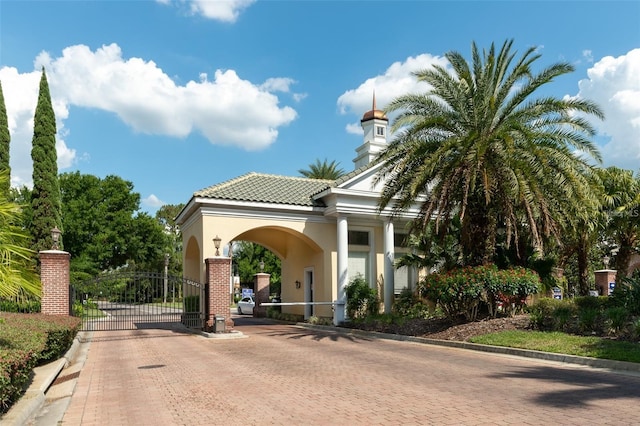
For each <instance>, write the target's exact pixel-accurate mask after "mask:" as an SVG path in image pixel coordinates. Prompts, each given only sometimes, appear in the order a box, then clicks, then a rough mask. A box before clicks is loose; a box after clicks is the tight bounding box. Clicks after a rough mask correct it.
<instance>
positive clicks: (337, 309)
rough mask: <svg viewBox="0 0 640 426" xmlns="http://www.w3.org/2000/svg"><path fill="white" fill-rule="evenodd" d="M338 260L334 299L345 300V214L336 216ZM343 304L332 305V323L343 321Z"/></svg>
mask: <svg viewBox="0 0 640 426" xmlns="http://www.w3.org/2000/svg"><path fill="white" fill-rule="evenodd" d="M337 226H338V247H337V250H338V260H337V273H338V280H337V283H338V288H337V292H336V293H337V295H338V299H337V300H336V301H340V302H346V297H345V294H344V288H345V287H346V286H347V284H348V282H347V280H348V279H349V276H348V272H349V271H348V264H349V232H348V230H349V226H348V223H347V217H346V216H342V215H340V216H338V221H337ZM345 309H346V306H345V305H334V310H333V323H334V324H335V325H339V324H341V323H343V322H344V319H345Z"/></svg>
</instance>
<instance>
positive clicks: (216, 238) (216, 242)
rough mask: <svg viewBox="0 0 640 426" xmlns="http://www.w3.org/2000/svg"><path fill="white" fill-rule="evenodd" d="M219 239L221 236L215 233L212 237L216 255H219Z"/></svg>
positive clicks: (220, 239)
mask: <svg viewBox="0 0 640 426" xmlns="http://www.w3.org/2000/svg"><path fill="white" fill-rule="evenodd" d="M221 241H222V238H220V237H218V236H217V235H216V237H215V238H214V239H213V245H214V246H215V247H216V256H220V242H221Z"/></svg>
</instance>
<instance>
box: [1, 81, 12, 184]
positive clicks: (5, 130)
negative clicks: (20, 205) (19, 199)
mask: <svg viewBox="0 0 640 426" xmlns="http://www.w3.org/2000/svg"><path fill="white" fill-rule="evenodd" d="M10 143H11V134H10V133H9V121H8V119H7V108H6V107H5V104H4V94H3V93H2V83H1V82H0V172H1V171H3V170H7V171H8V173H9V179H7V180H6V182H5V183H4V186H3V187H2V188H0V192H2V194H4V196H5V197H6V196H7V195H8V194H9V189H10V188H11V177H10V176H11V167H10V166H9V145H10Z"/></svg>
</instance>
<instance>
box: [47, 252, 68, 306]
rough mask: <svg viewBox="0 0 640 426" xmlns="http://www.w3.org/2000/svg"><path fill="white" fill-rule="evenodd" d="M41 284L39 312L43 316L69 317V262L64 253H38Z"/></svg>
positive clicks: (66, 254)
mask: <svg viewBox="0 0 640 426" xmlns="http://www.w3.org/2000/svg"><path fill="white" fill-rule="evenodd" d="M39 254H40V281H41V282H42V300H41V312H42V313H43V314H45V315H66V316H69V314H70V313H71V308H70V306H69V260H70V258H71V255H70V254H69V253H67V252H66V251H60V250H43V251H41V252H40V253H39Z"/></svg>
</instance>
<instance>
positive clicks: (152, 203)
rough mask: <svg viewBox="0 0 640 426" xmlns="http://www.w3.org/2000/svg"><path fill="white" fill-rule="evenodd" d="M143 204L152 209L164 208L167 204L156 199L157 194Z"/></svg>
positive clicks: (144, 200) (143, 200)
mask: <svg viewBox="0 0 640 426" xmlns="http://www.w3.org/2000/svg"><path fill="white" fill-rule="evenodd" d="M142 204H143V205H144V206H146V207H151V208H154V209H156V208H160V207H162V206H164V205H165V204H166V203H165V202H164V201H162V200H161V199H159V198H158V197H156V196H155V194H151V195H149V196H148V197H146V198H143V199H142Z"/></svg>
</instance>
